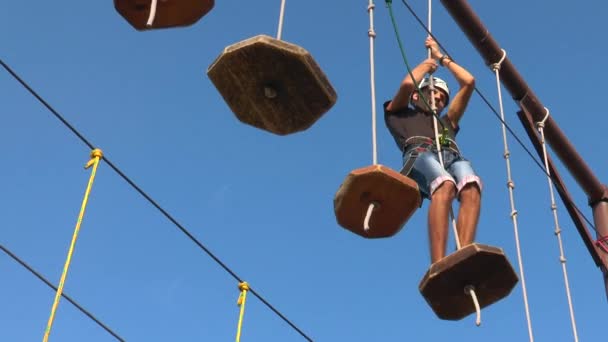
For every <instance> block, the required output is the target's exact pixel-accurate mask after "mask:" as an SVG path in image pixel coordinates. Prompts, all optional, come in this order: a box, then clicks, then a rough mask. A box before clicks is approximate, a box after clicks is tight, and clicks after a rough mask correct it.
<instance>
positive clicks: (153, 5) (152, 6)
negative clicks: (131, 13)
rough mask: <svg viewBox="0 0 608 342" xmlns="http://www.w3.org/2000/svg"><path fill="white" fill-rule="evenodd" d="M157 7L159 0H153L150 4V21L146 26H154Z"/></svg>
mask: <svg viewBox="0 0 608 342" xmlns="http://www.w3.org/2000/svg"><path fill="white" fill-rule="evenodd" d="M156 7H158V0H152V3H151V4H150V14H149V15H148V22H147V23H146V26H152V24H154V19H155V18H156Z"/></svg>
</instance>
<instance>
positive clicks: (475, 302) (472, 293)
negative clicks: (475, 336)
mask: <svg viewBox="0 0 608 342" xmlns="http://www.w3.org/2000/svg"><path fill="white" fill-rule="evenodd" d="M464 293H466V294H468V295H469V296H471V299H473V305H475V312H476V313H477V318H476V319H475V324H476V325H477V326H480V325H481V308H480V307H479V301H478V300H477V295H476V294H475V288H474V287H473V286H471V285H467V286H465V288H464Z"/></svg>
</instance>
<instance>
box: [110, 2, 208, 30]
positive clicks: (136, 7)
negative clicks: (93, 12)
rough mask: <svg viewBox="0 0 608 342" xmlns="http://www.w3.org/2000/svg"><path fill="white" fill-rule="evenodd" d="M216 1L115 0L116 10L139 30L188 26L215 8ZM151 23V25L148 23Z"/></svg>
mask: <svg viewBox="0 0 608 342" xmlns="http://www.w3.org/2000/svg"><path fill="white" fill-rule="evenodd" d="M214 2H215V1H214V0H156V8H155V6H153V5H154V1H153V0H114V8H116V11H118V13H120V15H122V16H123V17H124V18H125V19H126V20H127V21H128V22H129V23H130V24H131V25H132V26H133V27H135V28H136V29H137V30H140V31H141V30H149V29H160V28H168V27H175V26H188V25H192V24H194V23H196V22H197V21H198V20H199V19H200V18H202V17H203V16H204V15H205V14H207V13H208V12H209V11H211V9H212V8H213V6H214ZM148 22H150V25H148V24H147V23H148Z"/></svg>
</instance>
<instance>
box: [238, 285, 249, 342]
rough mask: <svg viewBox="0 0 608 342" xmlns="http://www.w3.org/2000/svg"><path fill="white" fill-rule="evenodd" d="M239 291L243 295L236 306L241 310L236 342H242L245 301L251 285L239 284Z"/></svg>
mask: <svg viewBox="0 0 608 342" xmlns="http://www.w3.org/2000/svg"><path fill="white" fill-rule="evenodd" d="M239 290H240V291H241V294H240V295H239V299H238V300H237V302H236V304H237V305H238V306H239V307H240V308H241V311H240V313H239V324H238V326H237V329H236V342H240V341H241V330H242V328H243V318H244V317H245V301H246V300H247V291H249V284H247V282H246V281H244V282H242V283H240V284H239Z"/></svg>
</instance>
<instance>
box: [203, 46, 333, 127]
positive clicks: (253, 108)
mask: <svg viewBox="0 0 608 342" xmlns="http://www.w3.org/2000/svg"><path fill="white" fill-rule="evenodd" d="M207 75H208V76H209V78H210V79H211V81H212V82H213V84H214V85H215V87H216V88H217V90H218V91H219V92H220V94H221V95H222V97H223V98H224V101H225V102H226V103H227V104H228V106H229V107H230V109H231V110H232V111H233V112H234V114H235V115H236V116H237V118H238V119H239V120H240V121H242V122H243V123H246V124H248V125H251V126H254V127H257V128H260V129H263V130H266V131H269V132H272V133H275V134H278V135H286V134H291V133H295V132H299V131H303V130H305V129H307V128H308V127H310V126H312V124H314V123H315V122H316V121H317V120H318V119H319V118H320V117H321V116H322V115H323V114H324V113H325V112H327V111H328V110H329V109H330V108H331V107H332V106H333V105H334V104H335V102H336V98H337V95H336V92H335V91H334V89H333V87H332V86H331V84H330V83H329V81H328V80H327V77H326V76H325V74H324V73H323V72H322V71H321V69H320V68H319V66H318V65H317V63H316V62H315V61H314V59H313V58H312V56H311V55H310V54H309V53H308V51H306V50H305V49H303V48H301V47H299V46H297V45H294V44H291V43H287V42H284V41H281V40H278V39H274V38H272V37H269V36H266V35H259V36H255V37H253V38H249V39H247V40H244V41H242V42H239V43H236V44H234V45H230V46H228V47H226V49H224V52H222V54H221V55H220V56H219V57H218V58H217V59H216V60H215V61H214V62H213V63H212V64H211V65H210V66H209V68H208V70H207Z"/></svg>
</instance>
